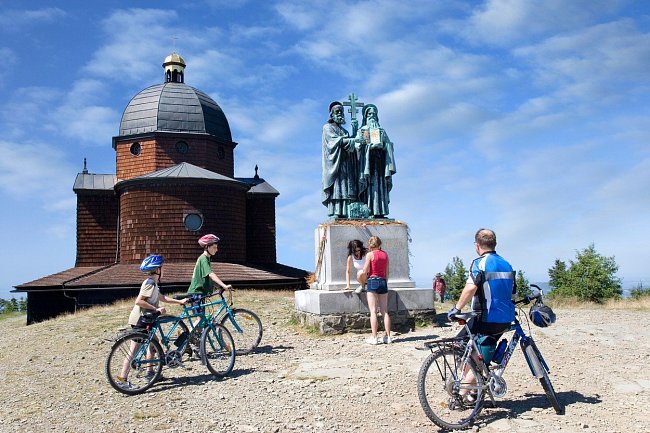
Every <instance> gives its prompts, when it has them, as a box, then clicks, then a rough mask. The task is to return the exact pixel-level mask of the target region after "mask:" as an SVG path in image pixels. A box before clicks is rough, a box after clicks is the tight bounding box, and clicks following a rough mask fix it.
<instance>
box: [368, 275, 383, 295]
mask: <svg viewBox="0 0 650 433" xmlns="http://www.w3.org/2000/svg"><path fill="white" fill-rule="evenodd" d="M366 290H368V292H370V293H376V294H378V295H384V294H386V293H388V284H387V283H386V279H385V278H379V277H370V278H368V285H367V286H366Z"/></svg>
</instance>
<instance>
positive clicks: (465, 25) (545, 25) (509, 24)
mask: <svg viewBox="0 0 650 433" xmlns="http://www.w3.org/2000/svg"><path fill="white" fill-rule="evenodd" d="M623 4H624V2H621V1H611V2H602V3H598V4H594V3H593V2H591V1H588V0H584V1H573V2H565V1H562V0H547V1H544V2H530V1H525V0H489V1H487V2H485V3H483V4H481V5H480V6H478V7H477V9H476V10H474V12H473V13H472V14H471V16H470V17H469V18H468V19H466V20H463V21H461V22H456V23H455V25H454V26H453V27H452V26H451V25H449V27H448V28H447V30H451V29H453V30H454V32H458V33H460V34H461V35H462V36H463V37H465V38H466V39H467V40H469V41H471V42H473V43H476V44H477V45H479V44H480V45H482V44H486V43H487V44H494V45H504V46H511V45H513V44H516V43H520V42H521V41H525V40H531V39H537V38H539V37H545V36H548V35H551V34H555V33H560V32H566V31H572V30H573V29H575V28H578V27H584V26H585V25H589V24H590V23H594V22H596V21H597V20H599V19H602V17H603V16H606V15H609V14H611V13H613V12H615V11H616V10H617V9H620V8H621V7H622V5H623ZM456 29H460V31H458V30H456Z"/></svg>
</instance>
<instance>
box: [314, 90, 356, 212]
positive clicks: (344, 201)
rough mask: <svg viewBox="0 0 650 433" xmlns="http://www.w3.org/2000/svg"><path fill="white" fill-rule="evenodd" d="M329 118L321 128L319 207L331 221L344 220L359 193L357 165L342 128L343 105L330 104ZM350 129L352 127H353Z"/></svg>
mask: <svg viewBox="0 0 650 433" xmlns="http://www.w3.org/2000/svg"><path fill="white" fill-rule="evenodd" d="M329 108H330V117H329V120H328V121H327V123H326V124H325V125H324V126H323V140H322V141H323V195H322V202H323V205H325V206H326V207H327V213H328V215H329V216H330V217H331V218H347V217H348V206H349V205H350V203H353V202H355V201H357V196H358V193H359V189H358V185H357V182H358V178H359V164H358V161H357V158H356V148H355V143H358V142H359V141H360V140H359V139H358V138H355V137H351V136H350V134H348V131H347V130H346V129H345V128H343V126H342V125H343V124H344V123H345V116H344V113H343V105H342V104H341V103H340V102H338V101H335V102H332V103H331V104H330V107H329ZM353 127H354V125H353Z"/></svg>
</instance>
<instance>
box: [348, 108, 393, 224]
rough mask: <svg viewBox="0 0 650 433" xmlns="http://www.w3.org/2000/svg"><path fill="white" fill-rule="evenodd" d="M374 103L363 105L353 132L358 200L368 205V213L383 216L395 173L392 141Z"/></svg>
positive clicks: (386, 213)
mask: <svg viewBox="0 0 650 433" xmlns="http://www.w3.org/2000/svg"><path fill="white" fill-rule="evenodd" d="M378 111H379V110H377V107H376V106H375V105H373V104H367V105H365V106H364V107H363V111H362V113H363V120H362V123H361V128H360V129H359V131H358V132H357V137H358V138H359V144H358V145H357V150H358V159H359V172H360V179H359V201H361V202H363V203H365V204H366V205H367V206H368V210H369V212H370V215H371V216H372V217H374V218H383V217H385V216H386V215H388V212H389V210H388V204H389V203H390V194H389V193H390V190H391V189H392V188H393V175H394V174H395V173H396V168H395V155H394V153H393V143H392V142H391V141H390V139H389V138H388V134H386V131H385V130H384V129H383V128H382V127H381V126H380V125H379V116H378Z"/></svg>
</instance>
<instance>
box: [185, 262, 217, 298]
mask: <svg viewBox="0 0 650 433" xmlns="http://www.w3.org/2000/svg"><path fill="white" fill-rule="evenodd" d="M211 272H212V267H210V259H209V258H208V257H207V256H206V255H205V254H201V255H200V256H199V258H198V259H197V261H196V265H195V266H194V274H193V275H192V282H191V283H190V288H189V289H187V293H202V294H204V295H209V294H211V293H212V291H213V290H214V281H212V280H211V279H210V277H208V275H210V273H211Z"/></svg>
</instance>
